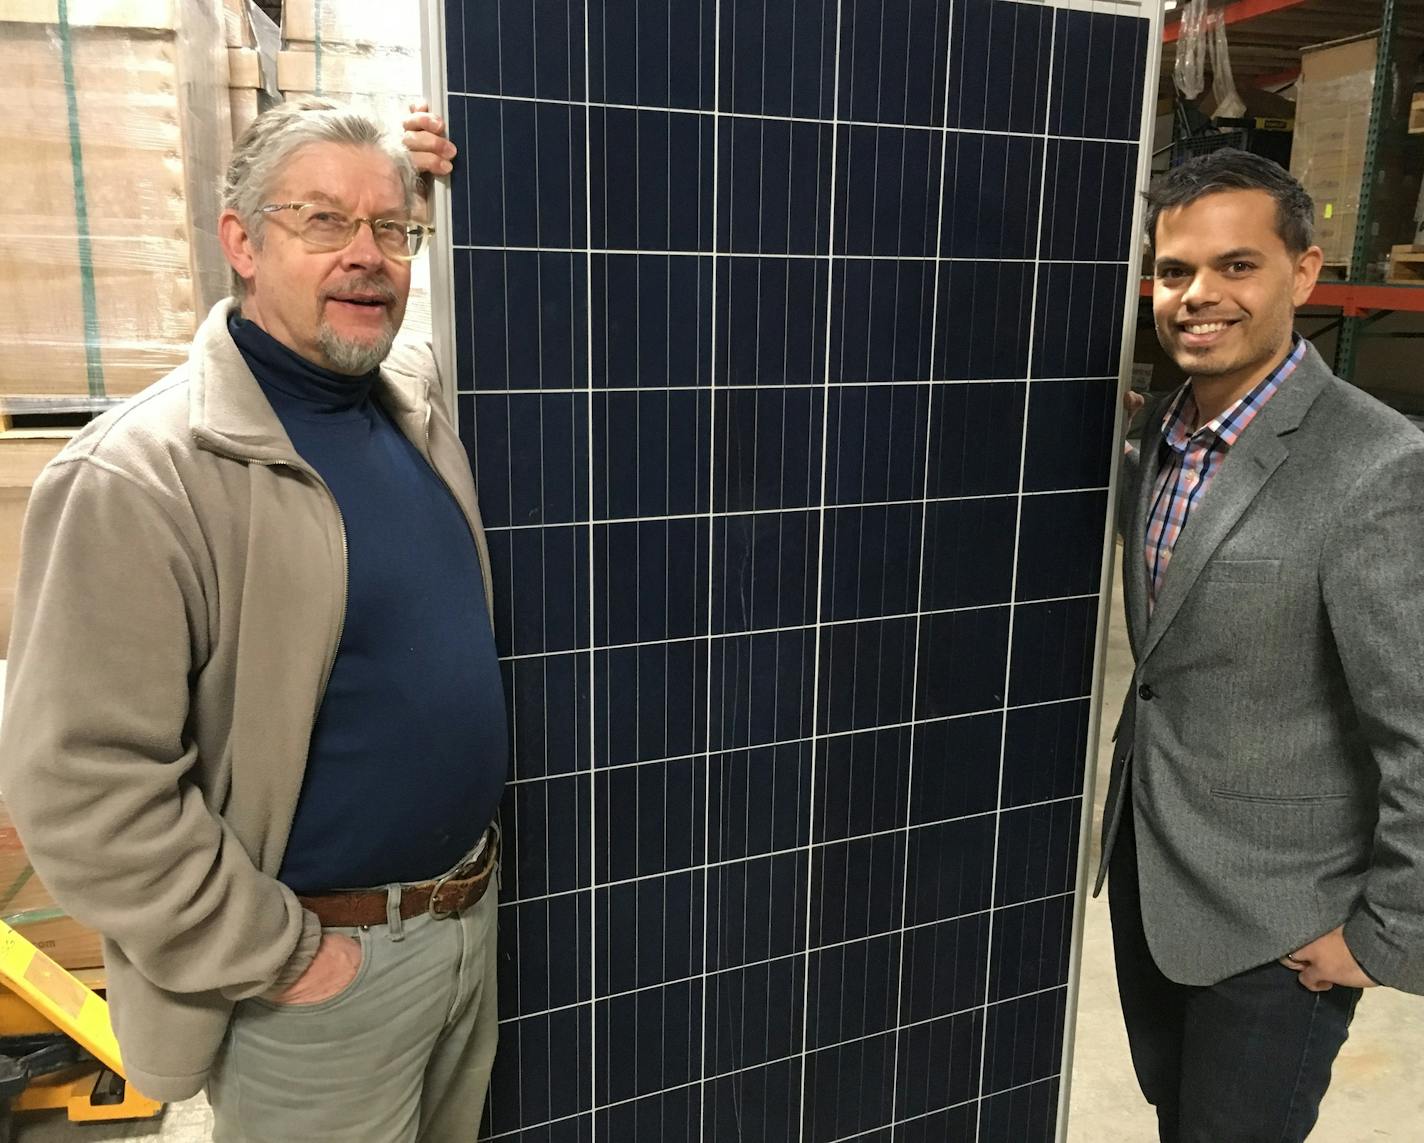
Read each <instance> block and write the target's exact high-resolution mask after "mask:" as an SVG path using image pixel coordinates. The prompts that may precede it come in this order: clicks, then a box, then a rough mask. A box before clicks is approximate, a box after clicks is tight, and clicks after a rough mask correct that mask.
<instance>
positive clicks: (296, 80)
mask: <svg viewBox="0 0 1424 1143" xmlns="http://www.w3.org/2000/svg"><path fill="white" fill-rule="evenodd" d="M422 85H423V77H422V76H421V70H420V56H419V54H418V53H417V54H412V53H410V52H405V51H395V50H391V51H386V50H380V49H375V48H368V49H356V48H352V49H348V50H343V51H333V50H331V49H326V50H323V51H315V50H312V49H310V48H309V47H306V46H303V45H297V46H292V45H290V44H289V45H288V46H287V47H285V48H284V49H283V50H282V51H281V52H280V53H279V54H278V56H277V86H278V87H279V88H281V89H282V91H283V92H284V93H286V92H294V91H295V92H307V93H311V92H315V93H319V94H322V95H325V96H326V97H327V98H329V99H336V98H339V97H338V96H337V95H334V94H330V93H333V92H344V93H347V94H348V95H352V94H355V95H391V96H400V97H403V98H407V99H416V98H419V97H420V89H421V87H422Z"/></svg>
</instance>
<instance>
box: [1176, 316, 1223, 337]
mask: <svg viewBox="0 0 1424 1143" xmlns="http://www.w3.org/2000/svg"><path fill="white" fill-rule="evenodd" d="M1235 324H1236V321H1234V320H1233V321H1183V322H1178V323H1177V328H1178V329H1179V330H1181V331H1182V332H1183V333H1189V334H1191V335H1192V336H1193V337H1202V336H1205V335H1207V334H1212V333H1220V332H1221V331H1222V330H1224V329H1230V328H1231V327H1232V326H1233V325H1235Z"/></svg>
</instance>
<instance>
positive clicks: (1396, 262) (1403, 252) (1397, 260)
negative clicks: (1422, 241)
mask: <svg viewBox="0 0 1424 1143" xmlns="http://www.w3.org/2000/svg"><path fill="white" fill-rule="evenodd" d="M1388 281H1390V282H1393V283H1396V284H1404V285H1410V286H1419V285H1424V247H1420V246H1391V247H1390V248H1389V278H1388Z"/></svg>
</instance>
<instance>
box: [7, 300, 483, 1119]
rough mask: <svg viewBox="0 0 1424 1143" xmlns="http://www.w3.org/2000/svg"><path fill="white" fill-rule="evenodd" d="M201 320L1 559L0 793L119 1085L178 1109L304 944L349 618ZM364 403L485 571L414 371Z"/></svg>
mask: <svg viewBox="0 0 1424 1143" xmlns="http://www.w3.org/2000/svg"><path fill="white" fill-rule="evenodd" d="M232 306H233V303H232V302H223V303H221V304H220V305H218V306H217V307H215V308H214V310H213V311H212V313H211V314H209V315H208V317H207V319H206V320H205V321H204V322H203V325H202V326H201V328H200V329H199V331H198V334H197V337H196V340H195V342H194V345H193V349H192V352H191V354H190V356H189V359H188V362H187V364H186V365H184V366H182V367H180V368H179V369H177V370H175V371H174V372H173V373H172V374H170V375H169V376H168V377H167V378H165V379H164V380H162V381H160V382H158V383H157V384H156V385H154V386H152V387H151V388H149V389H147V390H145V391H144V392H143V393H140V394H139V395H138V396H136V397H134V398H133V399H132V400H131V401H129V402H127V403H125V404H124V405H122V406H120V407H119V408H117V409H114V410H113V411H111V412H109V413H107V414H105V415H104V416H103V417H100V418H99V419H98V420H96V421H94V422H93V423H92V424H91V425H89V426H88V427H87V428H86V429H85V430H84V431H83V432H81V433H80V434H79V435H78V436H77V437H75V439H74V440H73V441H72V442H71V443H70V444H69V445H68V446H67V447H66V448H65V449H64V451H63V452H61V453H60V454H59V456H58V457H56V458H55V460H54V461H53V462H52V463H51V464H50V465H49V466H48V467H47V468H46V469H45V471H44V472H43V474H42V475H41V476H40V479H39V481H38V483H37V484H36V485H35V489H34V493H33V496H32V497H31V500H30V507H29V511H28V513H27V515H26V518H25V526H24V532H23V537H22V541H21V566H20V577H19V585H18V589H17V592H16V600H15V625H14V633H13V635H12V637H11V641H10V666H9V674H8V679H7V683H6V694H5V702H6V707H5V718H4V721H3V729H2V730H0V789H3V790H4V793H5V799H6V802H7V803H8V805H9V807H10V810H11V813H12V814H13V816H14V820H15V823H16V826H17V827H18V829H19V832H20V836H21V838H22V840H23V841H24V843H25V847H26V849H27V851H28V852H29V855H30V859H31V861H32V862H33V863H34V867H35V869H36V871H37V872H38V873H39V875H40V877H41V879H42V880H43V881H44V882H45V884H46V885H47V886H48V887H49V889H50V891H51V892H52V893H53V894H54V896H55V898H56V900H57V901H58V902H59V903H60V904H61V905H63V906H64V908H65V909H67V910H68V911H69V912H70V913H72V914H73V915H74V916H75V917H76V918H78V919H79V920H80V921H82V922H84V923H85V924H87V925H90V926H92V927H93V928H95V929H97V930H98V931H99V932H100V933H101V934H102V935H103V937H104V955H105V963H106V968H107V974H108V990H109V993H108V995H109V1004H110V1009H111V1012H112V1016H113V1022H114V1028H115V1031H116V1033H117V1035H118V1039H119V1044H120V1048H121V1050H122V1054H123V1060H124V1066H125V1069H126V1071H127V1073H128V1077H129V1079H130V1080H131V1081H132V1082H133V1083H134V1085H135V1086H136V1087H137V1088H138V1089H139V1090H140V1091H142V1092H143V1093H144V1094H146V1095H149V1096H151V1097H153V1098H156V1099H163V1100H176V1099H183V1098H186V1097H188V1096H190V1095H193V1094H194V1093H196V1092H197V1091H198V1090H199V1089H200V1088H201V1087H202V1086H203V1083H204V1081H205V1080H206V1078H207V1073H208V1070H209V1068H210V1066H211V1064H212V1061H213V1058H214V1056H215V1054H216V1052H217V1050H218V1046H219V1044H220V1043H221V1041H222V1038H223V1035H224V1033H225V1031H226V1028H227V1023H228V1020H229V1018H230V1014H231V1010H232V1006H233V1004H234V1003H235V1002H236V1001H237V1000H239V999H242V998H245V997H249V996H255V995H257V994H260V993H262V992H264V991H266V990H268V989H270V988H272V987H274V986H281V985H283V984H285V983H287V982H289V981H291V980H293V979H295V977H296V976H297V975H299V974H300V972H301V970H302V969H303V968H305V966H306V964H307V963H308V962H309V961H310V959H311V957H312V955H313V954H314V953H315V949H316V943H317V941H318V939H319V936H320V929H319V927H318V925H317V923H316V918H315V917H314V916H312V915H311V914H310V913H307V912H305V911H304V910H303V909H302V908H301V906H300V905H299V904H298V902H297V899H296V897H295V896H294V895H293V893H292V892H291V890H290V889H288V888H287V887H286V886H285V885H282V884H281V883H280V882H278V881H277V880H276V879H275V875H276V872H277V870H278V868H279V867H280V865H281V862H282V854H283V850H284V848H285V846H286V843H287V835H288V832H289V830H290V828H291V823H292V817H293V814H294V813H295V811H296V805H297V796H298V794H299V793H300V791H301V787H302V778H303V773H304V770H305V767H306V759H307V749H308V744H309V741H310V737H311V730H312V724H313V722H314V720H315V717H316V711H317V708H318V707H319V705H320V702H321V697H322V694H323V692H324V689H325V686H326V680H327V676H328V674H329V672H330V669H331V664H332V661H333V659H334V657H335V654H336V644H337V641H338V639H339V633H340V628H341V620H342V617H343V613H344V611H345V607H346V598H345V592H346V552H345V537H344V533H343V528H342V523H341V517H340V513H339V511H338V510H337V507H336V502H335V499H334V498H333V497H332V495H331V493H330V492H329V491H328V490H327V488H326V486H325V484H324V483H323V482H322V480H321V478H320V477H319V476H318V475H317V474H316V472H315V471H314V470H313V469H312V468H311V467H310V466H309V465H307V464H306V463H305V462H303V461H302V460H301V458H300V457H299V456H298V455H297V453H296V451H295V449H294V448H293V447H292V444H291V442H290V441H289V440H288V438H287V435H286V433H285V432H284V431H283V429H282V426H281V423H280V422H279V421H278V419H277V417H276V414H275V413H273V411H272V408H271V406H270V405H269V404H268V403H267V399H266V397H264V396H263V394H262V391H261V389H260V388H259V387H258V385H257V382H256V380H255V379H254V378H253V376H252V374H251V372H250V371H249V370H248V369H247V366H246V364H245V363H244V361H243V359H242V356H241V354H240V353H239V352H238V350H237V347H236V345H234V344H233V341H232V338H231V336H230V335H229V333H228V330H227V318H228V313H229V312H230V310H231V308H232ZM402 352H403V353H404V356H401V354H393V355H392V359H391V361H389V362H388V363H387V366H386V367H383V368H382V371H381V380H380V383H379V384H378V386H377V389H376V392H377V395H378V397H379V399H380V400H381V401H382V402H383V403H384V405H385V407H386V408H387V410H388V411H389V412H390V413H391V415H392V418H393V419H394V420H395V422H396V424H397V425H398V426H399V427H400V430H401V431H402V432H403V433H404V434H405V435H406V436H407V437H409V438H410V439H411V441H412V442H414V443H415V445H416V446H417V447H418V448H419V449H420V450H421V451H422V453H423V454H424V455H425V457H426V459H427V460H428V461H429V462H430V463H431V465H432V466H433V467H434V468H435V470H436V472H437V473H438V474H439V475H440V476H441V477H442V478H443V479H444V481H445V483H446V484H447V485H449V487H450V489H451V491H452V492H453V493H454V496H455V498H456V500H457V501H458V502H459V504H460V507H461V508H462V509H463V510H464V512H465V515H466V518H467V519H468V520H469V523H470V527H471V529H472V530H473V532H474V534H475V538H476V542H477V545H478V548H479V552H480V559H481V563H482V565H483V567H484V572H485V584H486V587H487V588H488V584H489V582H490V577H489V557H488V553H487V550H486V548H485V543H484V534H483V530H482V528H481V524H480V517H479V509H478V506H477V503H476V498H475V487H474V481H473V478H472V477H471V475H470V467H469V463H468V460H467V458H466V455H465V450H464V448H463V446H462V445H461V443H460V441H459V440H458V438H457V437H456V435H455V432H454V430H453V428H452V427H451V425H450V422H449V419H448V417H447V416H446V414H445V412H444V409H443V407H442V405H441V404H440V401H439V395H438V392H434V391H433V378H434V368H433V362H432V361H431V359H430V357H429V354H428V352H425V353H423V354H421V353H419V352H414V351H409V350H407V351H402Z"/></svg>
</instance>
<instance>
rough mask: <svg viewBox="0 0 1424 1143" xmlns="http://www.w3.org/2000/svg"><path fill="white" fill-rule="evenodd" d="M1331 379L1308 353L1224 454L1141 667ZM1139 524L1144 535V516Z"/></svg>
mask: <svg viewBox="0 0 1424 1143" xmlns="http://www.w3.org/2000/svg"><path fill="white" fill-rule="evenodd" d="M1330 376H1331V374H1330V370H1329V369H1328V368H1326V366H1325V363H1324V361H1322V360H1321V358H1320V355H1319V354H1318V353H1317V352H1316V351H1315V348H1314V347H1313V346H1312V347H1310V348H1308V349H1307V351H1306V355H1305V357H1304V358H1302V359H1301V363H1300V364H1299V365H1298V366H1297V367H1296V370H1295V372H1294V373H1293V374H1292V375H1291V376H1290V377H1288V378H1286V380H1285V381H1284V382H1283V383H1282V385H1281V387H1280V389H1278V390H1277V391H1276V394H1275V396H1274V397H1272V398H1271V399H1270V400H1269V401H1268V402H1266V404H1265V405H1264V406H1262V408H1261V411H1260V412H1259V413H1257V414H1256V419H1255V420H1254V421H1253V422H1252V423H1251V424H1250V425H1248V426H1247V428H1246V431H1245V432H1244V433H1242V434H1241V436H1240V438H1239V439H1238V440H1237V442H1236V444H1235V445H1233V446H1232V447H1231V450H1230V451H1229V452H1227V454H1226V459H1225V460H1223V461H1222V463H1221V469H1220V471H1218V472H1217V474H1216V476H1215V477H1213V478H1212V482H1211V487H1210V488H1208V489H1207V494H1206V496H1205V498H1203V500H1202V502H1201V504H1199V505H1198V506H1197V507H1196V508H1195V509H1194V510H1193V511H1192V515H1191V519H1190V520H1188V521H1187V527H1186V530H1185V531H1183V533H1182V535H1181V537H1180V539H1178V541H1177V546H1176V547H1175V548H1174V549H1173V551H1172V562H1171V563H1170V564H1169V565H1168V567H1167V575H1166V577H1165V579H1164V580H1163V581H1162V591H1161V594H1160V595H1159V596H1158V597H1157V605H1156V607H1154V608H1153V611H1152V616H1151V619H1150V620H1149V621H1148V623H1147V631H1146V637H1145V639H1144V641H1143V643H1142V647H1141V651H1140V653H1139V655H1138V659H1137V661H1138V662H1139V663H1141V662H1142V661H1143V660H1144V659H1146V658H1147V656H1148V655H1150V654H1151V653H1152V650H1153V648H1155V647H1156V646H1157V644H1158V643H1159V642H1161V640H1162V635H1163V633H1164V632H1165V631H1166V630H1167V628H1168V627H1170V626H1171V624H1172V620H1173V619H1175V618H1176V616H1177V613H1178V612H1179V611H1180V610H1181V607H1182V604H1183V602H1185V600H1186V598H1187V596H1188V595H1189V594H1190V593H1191V590H1192V588H1193V586H1195V584H1196V581H1197V577H1198V576H1200V575H1201V573H1202V569H1203V568H1204V567H1206V564H1207V561H1208V560H1210V559H1211V557H1212V555H1213V553H1215V551H1216V549H1217V548H1219V547H1220V546H1221V543H1222V541H1223V540H1225V539H1226V537H1227V536H1229V535H1230V534H1231V530H1232V529H1233V528H1234V527H1235V526H1236V524H1237V522H1238V521H1239V520H1240V519H1241V517H1242V516H1243V515H1244V514H1245V512H1246V510H1247V509H1248V508H1249V507H1250V506H1251V503H1252V502H1253V501H1254V500H1255V499H1256V497H1257V495H1258V494H1259V493H1260V491H1261V489H1262V488H1264V487H1265V485H1266V482H1267V481H1268V480H1270V478H1271V476H1272V474H1273V473H1274V472H1275V471H1276V469H1278V468H1279V467H1280V466H1281V464H1282V462H1284V461H1285V459H1286V457H1288V456H1289V455H1290V449H1289V448H1288V447H1287V445H1286V443H1285V441H1284V440H1282V438H1283V437H1286V436H1288V435H1289V434H1290V433H1293V432H1294V431H1295V430H1296V429H1297V428H1299V427H1300V422H1301V421H1302V419H1304V417H1305V414H1306V413H1307V412H1309V410H1310V406H1311V405H1313V404H1314V403H1315V399H1316V398H1317V397H1318V396H1320V392H1321V390H1322V389H1323V388H1324V387H1325V384H1326V382H1328V381H1329V379H1330ZM1141 523H1142V526H1143V528H1144V529H1145V527H1146V517H1145V515H1144V516H1143V518H1142V521H1141ZM1144 576H1145V571H1144Z"/></svg>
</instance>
